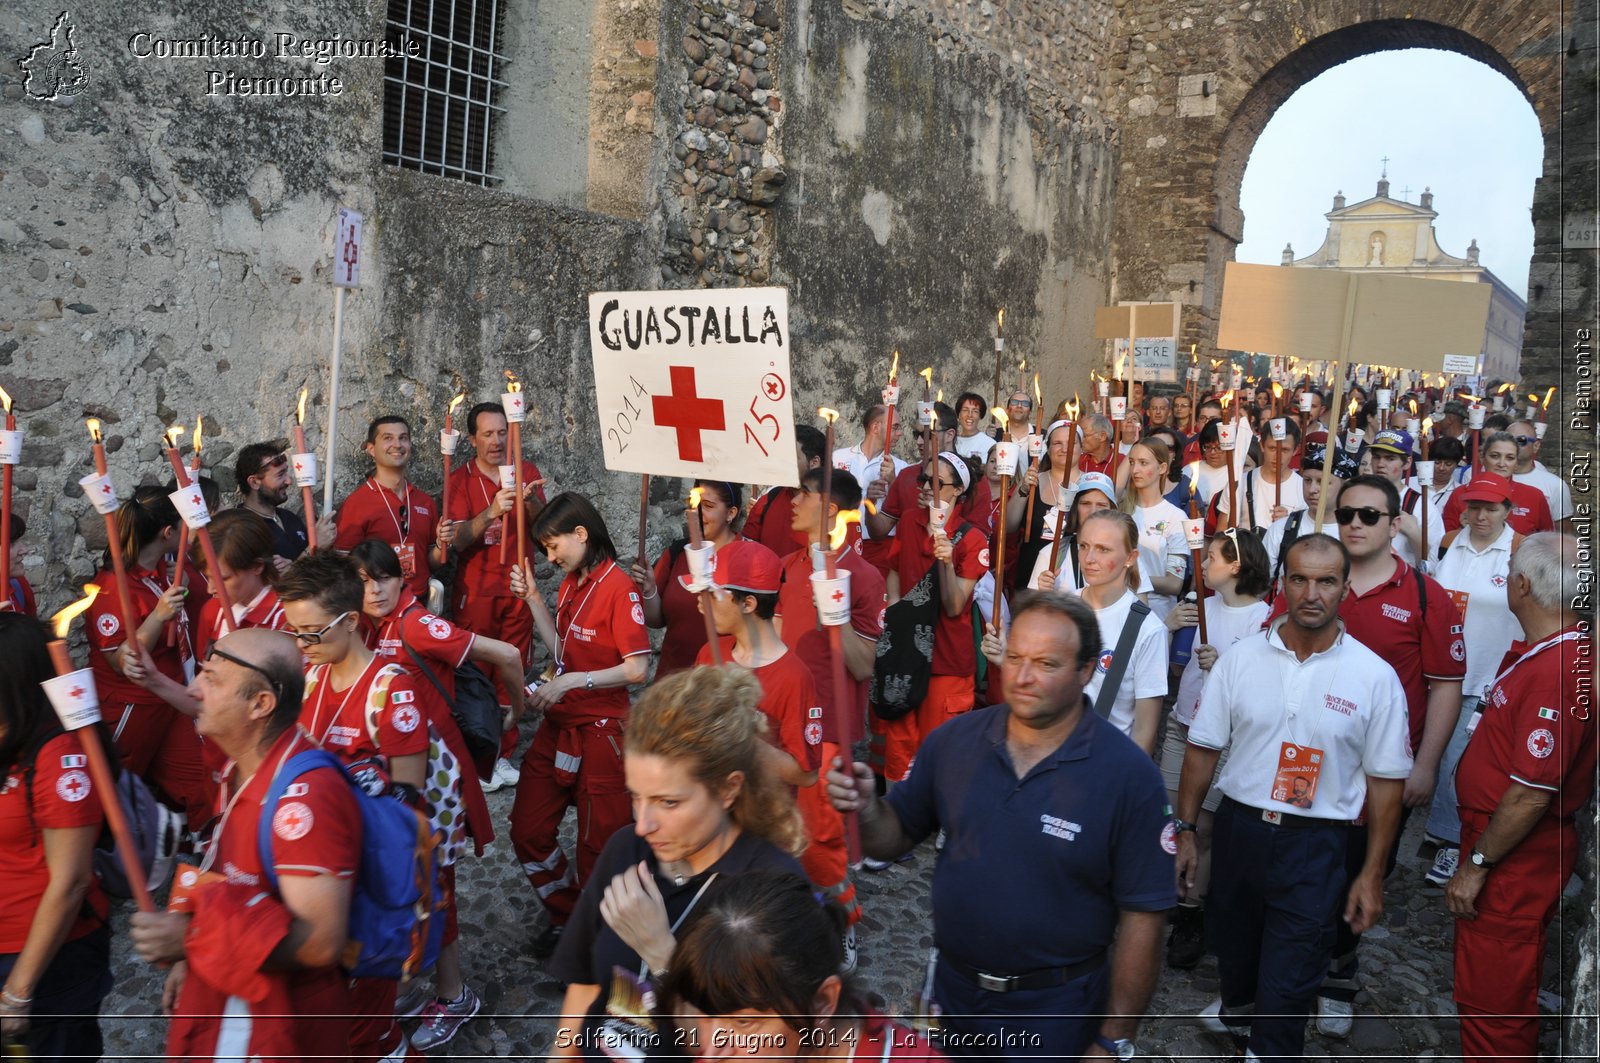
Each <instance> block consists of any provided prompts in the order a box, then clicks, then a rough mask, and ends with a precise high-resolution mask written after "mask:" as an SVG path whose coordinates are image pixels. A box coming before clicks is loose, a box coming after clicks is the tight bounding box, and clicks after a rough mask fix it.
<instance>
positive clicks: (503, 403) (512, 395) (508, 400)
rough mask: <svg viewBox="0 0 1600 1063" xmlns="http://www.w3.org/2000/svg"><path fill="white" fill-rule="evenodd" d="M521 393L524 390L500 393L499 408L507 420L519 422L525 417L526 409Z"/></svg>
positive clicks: (522, 393)
mask: <svg viewBox="0 0 1600 1063" xmlns="http://www.w3.org/2000/svg"><path fill="white" fill-rule="evenodd" d="M523 395H524V392H521V391H506V392H502V393H501V395H500V408H501V409H502V410H504V411H505V414H506V421H507V422H511V423H516V424H521V423H522V421H523V420H524V419H525V418H526V417H527V415H528V409H527V407H526V406H525V405H524V400H523Z"/></svg>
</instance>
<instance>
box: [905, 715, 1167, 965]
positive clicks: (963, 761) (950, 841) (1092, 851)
mask: <svg viewBox="0 0 1600 1063" xmlns="http://www.w3.org/2000/svg"><path fill="white" fill-rule="evenodd" d="M1009 716H1010V709H1009V708H1008V707H1007V706H1005V705H995V706H991V707H989V708H986V709H975V710H973V711H972V712H969V713H966V714H964V715H962V716H958V717H956V718H955V719H953V720H951V721H950V722H948V723H946V724H944V725H943V726H941V727H939V728H938V729H937V730H935V731H933V732H932V733H931V734H929V735H928V737H927V738H926V739H924V740H923V743H922V748H921V749H920V750H918V751H917V758H916V760H915V762H914V763H913V764H912V767H911V775H910V777H909V778H908V779H906V781H905V782H903V783H900V784H898V785H897V786H895V787H894V788H893V789H892V790H890V791H889V795H888V797H887V798H886V800H887V801H888V803H889V805H890V806H891V807H892V808H893V809H894V810H895V812H896V813H897V814H898V815H899V817H900V824H901V827H902V829H903V830H904V831H905V833H906V835H907V836H908V837H910V838H912V839H914V840H916V841H921V840H922V839H923V838H926V837H927V836H928V835H929V834H932V833H933V832H934V831H935V830H937V829H938V828H940V827H943V828H944V830H945V835H946V837H945V845H944V851H943V852H942V853H940V854H939V857H938V862H937V863H936V865H935V866H934V872H933V928H934V937H935V940H936V942H937V944H938V946H939V949H940V950H941V952H943V953H944V954H945V955H947V956H949V957H950V958H952V959H954V960H956V961H958V962H960V963H964V964H967V965H968V966H971V967H976V968H978V969H979V970H984V971H988V972H991V973H994V974H1015V973H1020V972H1024V971H1032V970H1038V969H1040V968H1047V967H1065V966H1069V965H1071V964H1074V963H1078V962H1080V961H1082V960H1086V959H1088V958H1090V957H1092V956H1094V955H1095V954H1097V953H1099V952H1101V951H1102V950H1104V949H1105V948H1106V947H1107V946H1108V945H1110V944H1111V940H1112V938H1113V937H1114V936H1115V933H1116V928H1117V913H1118V910H1119V909H1126V910H1129V911H1139V912H1158V911H1164V910H1166V909H1168V908H1171V907H1173V906H1174V905H1176V904H1177V903H1178V894H1177V881H1176V873H1175V869H1174V861H1173V856H1174V854H1175V853H1176V852H1177V844H1176V838H1175V836H1174V835H1173V834H1172V832H1171V829H1170V823H1171V818H1170V814H1169V812H1168V810H1167V789H1166V784H1165V783H1164V782H1163V781H1162V778H1161V772H1160V771H1159V770H1158V769H1157V768H1156V766H1155V764H1154V763H1153V762H1152V761H1151V760H1150V757H1149V755H1148V754H1146V753H1145V752H1144V750H1142V749H1140V748H1139V747H1138V746H1137V745H1135V744H1134V742H1133V741H1132V739H1130V738H1128V736H1127V735H1125V734H1123V733H1122V732H1121V731H1119V730H1118V729H1117V728H1116V727H1114V726H1112V725H1111V724H1109V723H1107V722H1106V721H1105V720H1103V719H1101V718H1100V716H1099V715H1098V714H1097V713H1096V712H1095V711H1094V709H1093V708H1092V707H1090V705H1089V699H1088V698H1085V699H1084V711H1083V716H1082V719H1081V720H1080V722H1079V723H1078V726H1077V727H1075V728H1074V729H1073V731H1072V734H1070V735H1069V736H1068V737H1067V740H1066V741H1065V742H1063V743H1062V744H1061V748H1059V749H1058V750H1056V751H1055V752H1054V753H1052V754H1050V755H1049V756H1048V757H1046V758H1045V759H1044V760H1042V761H1040V762H1039V763H1038V764H1036V765H1035V766H1034V767H1033V770H1032V771H1030V772H1028V775H1027V777H1026V778H1024V779H1021V780H1019V779H1018V778H1017V774H1016V771H1015V770H1014V769H1013V767H1012V764H1011V756H1010V754H1009V753H1008V752H1007V750H1006V722H1007V719H1008V718H1009Z"/></svg>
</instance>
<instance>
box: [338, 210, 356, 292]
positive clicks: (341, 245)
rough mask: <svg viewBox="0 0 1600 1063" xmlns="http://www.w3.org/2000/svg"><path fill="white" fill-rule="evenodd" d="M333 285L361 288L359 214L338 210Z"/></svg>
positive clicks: (353, 211)
mask: <svg viewBox="0 0 1600 1063" xmlns="http://www.w3.org/2000/svg"><path fill="white" fill-rule="evenodd" d="M333 283H334V285H335V286H336V287H339V288H359V287H361V212H360V211H358V210H351V209H350V208H349V207H340V208H339V241H338V243H336V244H334V245H333Z"/></svg>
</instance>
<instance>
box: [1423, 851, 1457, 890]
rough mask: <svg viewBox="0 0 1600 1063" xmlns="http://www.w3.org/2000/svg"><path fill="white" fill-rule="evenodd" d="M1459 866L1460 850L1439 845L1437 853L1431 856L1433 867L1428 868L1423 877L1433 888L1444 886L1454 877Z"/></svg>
mask: <svg viewBox="0 0 1600 1063" xmlns="http://www.w3.org/2000/svg"><path fill="white" fill-rule="evenodd" d="M1459 866H1461V849H1460V848H1459V847H1457V846H1454V845H1441V846H1439V851H1438V852H1437V853H1434V854H1433V866H1432V867H1430V868H1428V873H1427V875H1425V876H1424V877H1425V878H1426V879H1427V880H1428V881H1429V882H1431V883H1433V884H1434V885H1435V886H1444V885H1447V884H1448V883H1449V882H1450V879H1451V878H1452V877H1454V875H1455V873H1456V868H1457V867H1459Z"/></svg>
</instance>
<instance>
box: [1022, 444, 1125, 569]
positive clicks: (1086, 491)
mask: <svg viewBox="0 0 1600 1063" xmlns="http://www.w3.org/2000/svg"><path fill="white" fill-rule="evenodd" d="M1062 498H1063V501H1062V502H1060V503H1059V505H1064V506H1068V507H1069V508H1068V510H1067V515H1066V518H1065V519H1063V520H1062V522H1061V540H1062V542H1061V549H1060V550H1056V549H1055V533H1056V506H1051V507H1050V509H1049V510H1047V511H1046V513H1045V521H1044V524H1043V531H1044V545H1043V547H1042V548H1041V549H1040V550H1039V552H1038V555H1037V556H1036V557H1035V558H1034V562H1033V567H1032V568H1031V569H1029V576H1028V587H1029V588H1030V589H1032V590H1039V591H1055V590H1059V591H1071V592H1072V593H1074V594H1076V593H1077V591H1078V588H1080V587H1082V586H1083V578H1082V576H1081V575H1080V572H1079V567H1078V529H1079V528H1081V527H1082V526H1083V522H1084V520H1085V519H1087V518H1088V516H1089V514H1091V513H1094V512H1096V511H1097V510H1102V509H1110V508H1112V507H1113V506H1115V505H1116V504H1117V486H1116V484H1114V483H1112V482H1111V477H1109V476H1107V475H1105V474H1104V473H1099V472H1086V473H1084V474H1083V476H1082V477H1081V478H1080V479H1079V481H1078V486H1077V488H1076V490H1075V491H1074V490H1073V489H1071V488H1068V489H1066V490H1065V491H1063V492H1062ZM1052 554H1055V555H1056V567H1055V568H1054V569H1051V567H1050V556H1051V555H1052Z"/></svg>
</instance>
